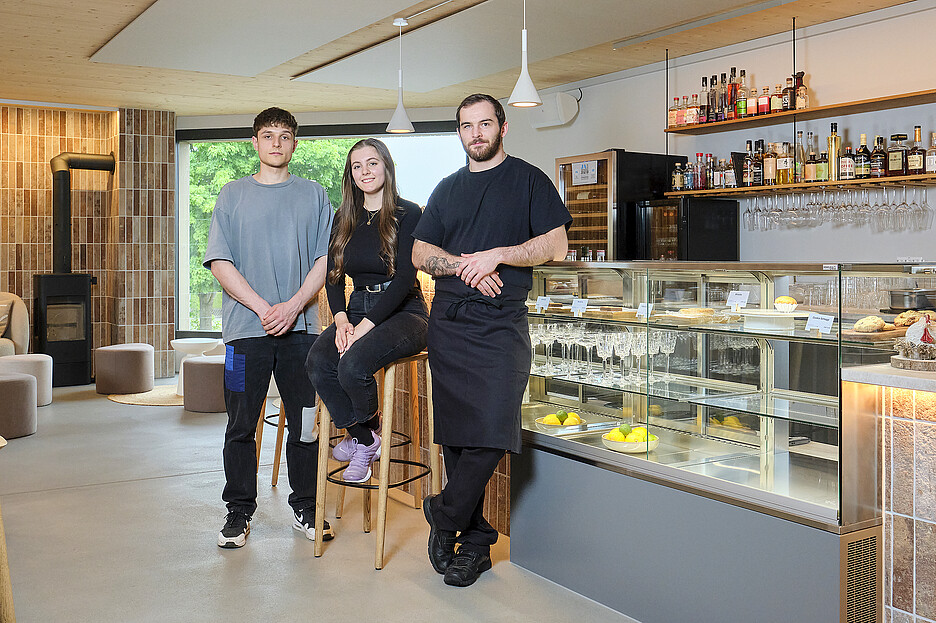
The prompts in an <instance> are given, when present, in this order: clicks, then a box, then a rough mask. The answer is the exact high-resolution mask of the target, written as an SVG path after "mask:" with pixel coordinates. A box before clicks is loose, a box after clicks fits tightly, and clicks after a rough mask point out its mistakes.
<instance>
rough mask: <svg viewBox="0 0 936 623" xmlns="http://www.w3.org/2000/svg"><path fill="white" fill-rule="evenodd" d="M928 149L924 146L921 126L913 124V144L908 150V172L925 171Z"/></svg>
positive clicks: (918, 172) (913, 173)
mask: <svg viewBox="0 0 936 623" xmlns="http://www.w3.org/2000/svg"><path fill="white" fill-rule="evenodd" d="M925 163H926V149H924V148H923V134H922V130H921V129H920V126H918V125H915V126H913V146H912V147H911V148H910V151H908V152H907V174H908V175H920V174H921V173H923V172H925V170H926V167H925Z"/></svg>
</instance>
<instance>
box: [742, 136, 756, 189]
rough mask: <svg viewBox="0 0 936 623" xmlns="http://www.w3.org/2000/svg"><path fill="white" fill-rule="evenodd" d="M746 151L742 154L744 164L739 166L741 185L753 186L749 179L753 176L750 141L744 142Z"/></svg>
mask: <svg viewBox="0 0 936 623" xmlns="http://www.w3.org/2000/svg"><path fill="white" fill-rule="evenodd" d="M744 149H745V150H746V151H747V153H746V154H745V155H744V165H743V166H742V168H741V185H742V186H744V187H748V186H753V184H752V183H751V180H752V179H753V178H754V154H753V152H752V151H751V141H747V142H746V143H745V144H744Z"/></svg>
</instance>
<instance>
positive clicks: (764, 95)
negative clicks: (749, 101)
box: [757, 87, 770, 115]
mask: <svg viewBox="0 0 936 623" xmlns="http://www.w3.org/2000/svg"><path fill="white" fill-rule="evenodd" d="M757 114H758V115H768V114H770V87H764V89H763V91H761V94H760V97H758V98H757Z"/></svg>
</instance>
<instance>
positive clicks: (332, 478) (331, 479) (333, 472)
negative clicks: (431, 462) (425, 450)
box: [327, 459, 431, 489]
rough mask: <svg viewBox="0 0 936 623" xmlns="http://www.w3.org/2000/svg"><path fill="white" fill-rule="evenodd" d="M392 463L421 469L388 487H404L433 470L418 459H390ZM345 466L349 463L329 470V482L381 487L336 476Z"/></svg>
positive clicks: (369, 487) (354, 486)
mask: <svg viewBox="0 0 936 623" xmlns="http://www.w3.org/2000/svg"><path fill="white" fill-rule="evenodd" d="M377 463H378V462H377V461H374V465H377ZM390 464H391V465H393V464H396V465H409V466H411V467H418V468H420V470H419V471H418V472H417V473H416V474H415V475H413V476H410V477H409V478H404V479H403V480H398V481H395V482H391V483H389V484H388V485H387V487H389V488H390V489H394V488H397V487H402V486H403V485H405V484H408V483H410V482H413V481H415V480H419V479H420V478H423V477H425V476H428V475H429V474H430V473H431V470H430V469H429V466H428V465H426V464H425V463H420V462H418V461H408V460H406V459H390ZM345 467H347V465H342V466H341V467H337V468H335V469H333V470H331V471H330V472H328V476H327V479H328V482H331V483H334V484H336V485H341V486H342V487H353V488H355V489H379V488H380V485H379V484H373V485H372V484H370V482H346V481H345V480H343V479H342V478H339V477H336V476H335V475H336V474H337V473H338V472H343V471H344V470H345Z"/></svg>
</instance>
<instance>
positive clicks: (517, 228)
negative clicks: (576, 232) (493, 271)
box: [413, 156, 572, 300]
mask: <svg viewBox="0 0 936 623" xmlns="http://www.w3.org/2000/svg"><path fill="white" fill-rule="evenodd" d="M571 222H572V216H571V215H570V214H569V211H568V210H567V209H566V207H565V205H564V204H563V203H562V198H561V197H560V196H559V193H558V192H557V191H556V188H555V186H553V184H552V182H551V181H550V180H549V178H548V177H547V176H546V174H545V173H543V172H542V171H540V170H539V169H538V168H536V167H534V166H533V165H531V164H529V163H528V162H525V161H523V160H521V159H519V158H514V157H512V156H507V158H506V159H505V160H504V161H503V162H502V163H501V164H499V165H497V166H496V167H494V168H493V169H488V170H486V171H477V172H471V171H469V170H468V167H467V166H466V167H464V168H462V169H459V170H458V171H456V172H455V173H453V174H452V175H450V176H448V177H446V178H445V179H443V180H442V181H441V182H439V185H438V186H436V188H435V190H433V191H432V195H431V196H430V197H429V203H428V204H427V205H426V211H425V212H424V213H423V216H422V218H421V219H420V220H419V224H418V225H417V226H416V230H415V231H414V232H413V237H415V238H416V239H417V240H422V241H423V242H428V243H429V244H433V245H435V246H437V247H440V248H441V249H444V250H445V251H447V252H448V253H451V254H452V255H456V256H458V255H461V254H462V253H474V252H477V251H486V250H488V249H492V248H494V247H506V246H515V245H519V244H523V243H524V242H527V241H528V240H530V239H531V238H535V237H536V236H540V235H542V234H545V233H547V232H549V231H551V230H553V229H555V228H557V227H560V226H562V225H565V226H568V225H569V223H571ZM497 270H498V273H499V274H500V278H501V281H503V282H504V287H503V288H502V292H501V294H500V295H499V297H498V298H505V299H512V300H522V299H525V298H526V296H527V293H528V292H529V290H530V288H531V287H532V283H533V269H532V268H530V267H520V266H507V265H505V264H501V265H500V266H499V267H498V269H497ZM474 292H477V290H476V289H475V288H472V287H470V286H468V285H466V284H465V283H464V282H463V281H462V280H461V279H460V278H458V277H456V276H454V275H452V276H447V277H439V278H437V279H436V293H437V294H439V293H450V294H453V295H455V296H465V295H468V294H471V293H474Z"/></svg>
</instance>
